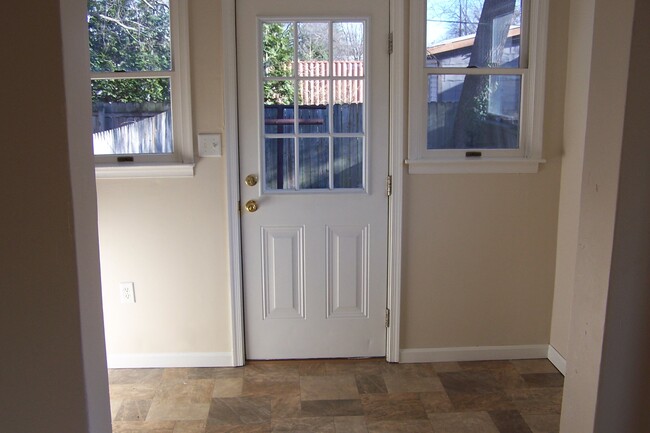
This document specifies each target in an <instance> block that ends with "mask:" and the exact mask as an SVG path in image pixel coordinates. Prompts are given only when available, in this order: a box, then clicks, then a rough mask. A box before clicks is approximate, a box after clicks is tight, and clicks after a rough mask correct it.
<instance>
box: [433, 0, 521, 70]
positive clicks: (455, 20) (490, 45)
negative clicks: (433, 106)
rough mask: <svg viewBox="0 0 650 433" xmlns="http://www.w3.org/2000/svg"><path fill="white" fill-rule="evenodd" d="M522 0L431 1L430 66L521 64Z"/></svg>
mask: <svg viewBox="0 0 650 433" xmlns="http://www.w3.org/2000/svg"><path fill="white" fill-rule="evenodd" d="M521 2H522V0H427V18H426V19H427V29H426V65H427V66H428V67H461V68H464V67H467V66H471V67H477V68H488V67H500V68H518V67H519V61H520V60H519V47H520V42H521V25H522V19H521V10H522V9H521Z"/></svg>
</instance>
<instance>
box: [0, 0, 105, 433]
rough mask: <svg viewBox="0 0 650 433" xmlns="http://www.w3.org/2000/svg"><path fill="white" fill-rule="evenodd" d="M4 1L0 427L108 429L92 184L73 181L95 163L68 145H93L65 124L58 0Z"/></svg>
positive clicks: (15, 431) (14, 431)
mask: <svg viewBox="0 0 650 433" xmlns="http://www.w3.org/2000/svg"><path fill="white" fill-rule="evenodd" d="M71 3H72V2H71V1H68V5H66V6H68V8H69V7H70V5H71ZM76 4H77V5H78V4H81V5H82V10H83V8H84V7H85V5H84V2H83V1H82V2H79V1H77V2H76ZM3 6H4V9H3V13H2V15H1V16H0V40H2V62H3V66H6V67H3V68H2V69H1V70H0V78H1V81H2V83H4V84H3V86H2V90H1V92H2V101H3V108H2V109H1V112H0V119H2V120H1V121H0V122H2V123H1V127H0V130H1V131H2V136H1V138H0V140H1V143H2V149H3V151H4V152H5V154H6V155H7V156H8V158H9V157H10V161H9V160H7V161H6V162H7V163H6V164H5V167H3V169H2V171H1V173H2V174H1V175H0V176H1V177H0V201H1V203H2V210H0V231H1V234H0V239H2V241H1V242H0V288H1V291H2V294H3V300H2V302H0V341H1V342H2V356H1V357H0V389H1V390H2V392H0V414H1V415H0V431H2V432H11V433H23V432H24V433H33V432H43V433H60V432H70V433H86V432H92V433H109V432H110V416H109V410H108V388H107V378H106V368H105V364H103V359H102V357H103V353H104V352H103V350H104V349H103V345H102V335H101V332H99V333H98V332H97V331H98V330H101V307H100V302H99V301H100V300H99V297H98V296H97V294H98V292H99V272H98V263H97V234H96V233H97V232H96V230H97V229H96V222H95V221H96V212H95V205H94V191H93V190H92V188H90V189H89V188H88V187H85V186H83V185H80V186H77V185H75V186H74V187H73V184H76V183H77V182H81V181H82V180H83V173H82V172H84V171H85V172H86V173H90V176H91V177H90V182H91V183H90V185H91V187H92V182H93V177H92V166H91V165H90V161H89V160H86V162H85V163H83V162H81V161H84V158H85V156H84V155H81V156H80V155H71V153H75V152H76V151H80V153H81V154H85V155H87V156H88V157H90V149H88V148H87V147H86V148H85V150H84V148H82V147H80V146H79V145H80V144H83V145H84V146H85V143H87V141H86V142H85V143H81V142H79V141H77V138H78V137H79V136H78V135H76V134H75V132H74V131H69V130H68V128H67V126H68V124H67V119H66V99H67V98H69V97H70V96H71V93H70V92H68V90H70V89H65V88H64V83H65V82H67V83H68V84H71V83H70V82H68V81H67V78H69V77H65V79H66V81H64V62H63V57H64V52H63V50H62V37H61V25H60V14H59V2H44V3H42V4H39V5H38V7H34V5H33V4H32V3H29V2H10V3H7V4H5V5H3ZM81 18H82V20H83V18H84V17H83V14H82V16H81ZM82 23H83V21H82ZM65 54H66V58H67V57H69V56H68V54H69V53H65ZM72 65H73V66H77V67H78V66H79V65H78V64H76V63H73V64H72ZM86 65H87V63H86ZM68 66H71V65H70V64H66V69H67V67H68ZM70 87H72V86H70ZM70 103H72V102H70ZM71 112H73V111H70V112H69V113H68V114H70V113H71ZM72 123H73V122H72V121H71V122H70V124H72ZM88 132H89V131H88ZM89 136H90V135H89V134H88V136H87V137H89ZM71 162H72V163H73V164H76V163H78V162H79V164H80V165H79V166H75V167H71V165H70V164H71ZM88 191H90V195H88V194H87V192H88ZM89 198H90V200H88V199H89ZM84 206H86V210H85V211H82V208H83V207H84ZM89 217H91V219H89ZM89 221H90V223H89ZM93 227H94V228H93ZM93 232H94V234H93ZM83 235H87V236H86V237H84V236H83ZM84 253H88V254H89V256H91V257H93V258H91V260H90V262H86V261H85V259H84V258H80V257H79V256H81V255H83V254H84ZM83 264H89V268H88V269H81V266H82V265H83ZM93 292H94V293H93ZM82 309H84V310H85V311H86V312H89V313H93V312H95V314H93V317H89V316H88V315H86V314H85V313H84V312H82V311H81V310H82ZM90 338H92V339H94V340H95V341H96V342H97V344H94V345H93V344H89V339H90ZM87 346H92V350H86V348H87ZM86 360H95V361H96V365H95V366H94V368H95V370H94V371H93V372H92V373H91V374H93V376H94V377H89V376H87V375H86V374H85V373H86V372H85V371H84V369H85V367H87V364H86V363H85V362H86ZM90 370H92V368H91V369H90ZM89 394H92V395H89ZM91 406H93V407H91Z"/></svg>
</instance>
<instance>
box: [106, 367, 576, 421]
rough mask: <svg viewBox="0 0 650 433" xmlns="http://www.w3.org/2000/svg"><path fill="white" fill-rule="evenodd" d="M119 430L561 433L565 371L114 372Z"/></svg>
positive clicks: (334, 369)
mask: <svg viewBox="0 0 650 433" xmlns="http://www.w3.org/2000/svg"><path fill="white" fill-rule="evenodd" d="M109 384H110V393H111V414H112V417H113V433H136V432H137V433H145V432H146V433H221V432H260V433H261V432H264V433H266V432H296V433H298V432H300V433H303V432H305V433H312V432H313V433H361V432H363V433H399V432H408V433H420V432H426V433H554V432H558V430H559V422H560V407H561V403H562V386H563V377H562V375H561V374H560V373H558V371H557V370H556V369H555V367H553V365H552V364H551V363H550V362H549V361H547V360H544V359H540V360H521V361H480V362H448V363H433V364H388V363H386V362H384V361H383V360H378V359H370V360H315V361H312V360H309V361H264V362H261V361H258V362H250V363H248V364H247V365H246V366H245V367H241V368H170V369H137V370H130V369H129V370H110V371H109Z"/></svg>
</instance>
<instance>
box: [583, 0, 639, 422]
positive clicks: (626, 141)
mask: <svg viewBox="0 0 650 433" xmlns="http://www.w3.org/2000/svg"><path fill="white" fill-rule="evenodd" d="M649 22H650V4H648V2H643V1H637V2H636V8H635V14H634V30H633V35H632V37H633V39H632V50H631V56H630V73H629V80H628V90H627V104H626V108H625V125H624V128H623V149H622V155H621V170H620V180H619V189H618V205H617V209H616V224H615V227H614V245H613V251H612V267H611V274H610V281H609V293H608V299H607V317H606V324H605V334H604V344H603V357H602V368H601V374H600V383H599V386H598V395H599V399H598V403H597V409H596V427H595V430H594V431H596V432H598V433H607V432H613V431H616V432H647V431H650V414H649V413H648V410H647V409H648V401H650V400H648V398H650V372H649V371H648V362H649V361H650V347H649V345H648V342H649V341H650V314H648V312H650V290H648V288H649V285H650V224H649V222H650V170H648V167H650V147H649V146H648V137H650V122H648V111H647V106H648V101H649V100H650V83H649V82H648V74H647V72H648V68H650V53H649V52H648V41H650V27H649V26H648V23H649Z"/></svg>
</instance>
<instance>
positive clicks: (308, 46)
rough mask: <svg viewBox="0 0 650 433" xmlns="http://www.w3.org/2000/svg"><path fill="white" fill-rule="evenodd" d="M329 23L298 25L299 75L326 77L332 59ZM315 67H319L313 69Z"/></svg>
mask: <svg viewBox="0 0 650 433" xmlns="http://www.w3.org/2000/svg"><path fill="white" fill-rule="evenodd" d="M329 50H330V41H329V24H328V23H298V62H299V63H304V64H305V65H304V66H305V67H304V68H302V67H301V65H300V64H299V65H298V75H300V76H303V77H304V76H308V77H326V76H327V75H328V74H327V66H328V64H329V59H330V53H329ZM314 65H316V66H318V67H313V66H314Z"/></svg>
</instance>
